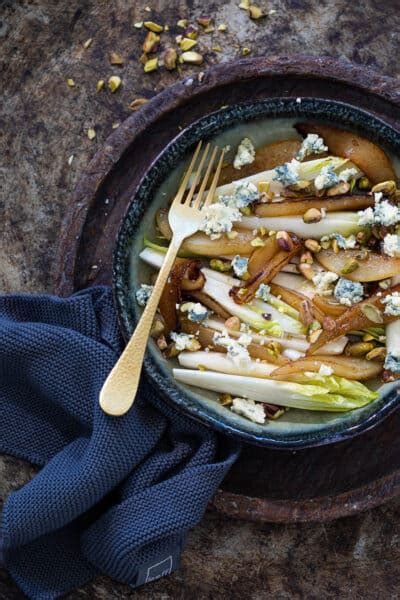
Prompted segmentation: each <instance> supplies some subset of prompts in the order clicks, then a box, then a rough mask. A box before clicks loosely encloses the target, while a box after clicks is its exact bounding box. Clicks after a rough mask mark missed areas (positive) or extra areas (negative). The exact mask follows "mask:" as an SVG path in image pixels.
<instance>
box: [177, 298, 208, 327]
mask: <svg viewBox="0 0 400 600" xmlns="http://www.w3.org/2000/svg"><path fill="white" fill-rule="evenodd" d="M180 311H181V312H183V313H187V316H188V319H189V321H193V322H194V323H201V322H202V321H204V320H205V319H207V317H208V316H209V311H208V310H207V308H206V307H205V306H203V305H202V304H201V303H200V302H185V303H184V304H181V306H180Z"/></svg>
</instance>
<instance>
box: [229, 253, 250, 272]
mask: <svg viewBox="0 0 400 600" xmlns="http://www.w3.org/2000/svg"><path fill="white" fill-rule="evenodd" d="M248 264H249V259H248V258H244V257H242V256H239V254H236V256H235V257H234V258H233V259H232V262H231V266H232V269H233V272H234V273H235V275H236V277H240V278H241V277H243V276H244V275H246V273H247V266H248Z"/></svg>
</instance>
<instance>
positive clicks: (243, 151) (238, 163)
mask: <svg viewBox="0 0 400 600" xmlns="http://www.w3.org/2000/svg"><path fill="white" fill-rule="evenodd" d="M255 157H256V151H255V148H254V146H253V142H252V141H251V140H250V139H249V138H244V139H243V140H242V141H241V142H240V144H239V146H238V149H237V152H236V156H235V158H234V160H233V167H234V169H238V170H240V169H241V168H242V167H244V165H250V164H251V163H252V162H254V160H255Z"/></svg>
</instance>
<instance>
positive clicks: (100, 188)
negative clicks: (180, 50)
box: [54, 57, 400, 522]
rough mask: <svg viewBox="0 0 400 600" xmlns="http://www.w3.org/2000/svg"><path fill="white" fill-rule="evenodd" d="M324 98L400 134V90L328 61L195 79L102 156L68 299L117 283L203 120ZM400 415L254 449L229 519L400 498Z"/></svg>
mask: <svg viewBox="0 0 400 600" xmlns="http://www.w3.org/2000/svg"><path fill="white" fill-rule="evenodd" d="M249 93H250V94H251V99H252V100H253V101H254V100H258V99H265V98H268V97H297V96H302V97H318V98H328V99H335V100H341V101H344V102H348V103H350V104H353V105H355V106H357V107H359V108H364V109H365V110H368V111H369V112H370V113H372V114H374V115H375V116H378V117H380V118H383V119H384V120H385V121H386V122H388V123H390V124H392V126H394V127H395V128H396V129H398V130H399V131H400V113H399V105H400V82H398V81H397V80H394V79H391V78H388V77H383V76H380V75H379V74H377V73H376V72H374V71H371V70H368V69H364V68H360V67H355V66H354V65H351V64H348V63H342V62H340V61H337V60H334V59H329V58H322V59H316V58H310V57H297V58H293V57H278V58H272V59H266V58H259V59H251V60H242V61H238V62H236V63H235V64H232V65H229V67H227V65H224V64H223V65H219V66H217V67H214V68H212V69H210V70H209V71H207V72H206V74H205V76H204V78H203V79H202V81H201V82H199V80H198V78H197V77H189V78H187V79H186V80H183V81H181V82H179V83H177V84H175V85H174V86H172V87H170V88H168V89H166V90H165V91H164V92H162V93H161V94H159V95H158V96H156V97H155V98H154V99H152V100H151V101H150V102H149V103H148V104H146V105H145V106H144V107H143V108H142V109H141V110H140V111H139V112H138V113H134V114H133V115H132V116H130V117H129V118H128V119H127V120H126V121H125V122H124V123H122V124H121V126H120V127H119V128H118V129H117V130H116V131H115V132H114V133H113V135H112V136H110V137H109V138H108V140H107V142H106V143H105V145H104V146H103V147H102V149H101V150H99V151H98V152H97V154H96V155H95V157H94V158H93V160H92V161H91V162H90V164H89V166H88V167H87V169H86V170H85V171H84V173H83V175H82V178H81V180H80V182H79V184H78V186H77V188H76V190H75V192H74V196H73V200H72V203H71V209H70V211H69V212H68V214H67V216H66V220H65V224H64V228H63V231H62V234H61V241H60V247H59V253H58V260H57V263H56V268H55V272H54V277H55V280H56V291H57V293H59V294H60V295H64V296H65V295H69V294H71V293H72V292H73V291H76V290H79V289H83V288H85V287H87V286H91V285H95V284H110V283H111V268H112V253H113V247H114V241H115V236H116V232H117V230H118V227H119V225H120V223H121V219H122V217H123V215H124V213H125V211H126V208H127V206H128V204H129V202H130V200H131V198H132V196H133V194H134V191H135V189H136V187H137V185H138V183H139V182H140V180H141V178H142V176H143V174H144V170H145V169H146V168H148V166H149V164H151V163H152V162H153V161H154V160H155V159H156V157H157V155H158V154H159V152H160V151H161V150H162V149H163V148H164V147H165V145H166V143H168V142H169V141H170V140H171V139H173V138H174V137H175V136H176V135H178V134H179V131H181V129H182V128H185V127H187V126H188V125H190V124H191V123H193V122H194V121H196V120H197V119H199V118H200V117H202V116H204V114H206V113H208V112H212V111H214V110H216V109H218V108H220V107H221V105H225V104H233V103H236V102H242V101H244V100H246V99H248V98H249ZM399 434H400V412H398V411H397V412H395V413H394V414H393V413H392V414H391V416H390V417H388V418H387V419H386V420H385V421H384V422H383V423H382V424H381V425H380V426H379V427H377V428H375V429H374V430H372V431H369V432H368V433H365V434H364V435H362V436H360V437H357V438H355V439H353V440H351V441H348V442H342V443H340V444H336V445H331V446H324V447H320V448H313V449H309V450H301V451H296V452H289V451H277V450H265V449H261V448H255V447H250V446H247V447H245V448H244V451H243V454H242V457H241V458H240V460H239V461H238V462H237V463H236V465H235V466H234V467H233V469H232V470H231V472H230V473H229V475H228V477H227V478H226V480H225V481H224V483H223V485H222V488H221V489H220V490H219V491H218V492H217V495H216V497H215V499H214V502H213V505H214V507H215V508H216V509H217V510H219V511H220V512H222V513H224V514H226V515H229V516H232V517H235V518H241V519H248V520H255V521H276V522H294V521H312V520H316V521H325V520H330V519H335V518H337V517H341V516H346V515H351V514H354V513H356V512H358V511H360V510H364V509H366V508H370V507H373V506H377V505H379V504H381V503H383V502H385V501H387V500H389V499H390V498H392V497H394V496H396V495H398V494H400V435H399Z"/></svg>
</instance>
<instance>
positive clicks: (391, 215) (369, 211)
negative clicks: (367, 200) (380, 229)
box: [357, 193, 400, 227]
mask: <svg viewBox="0 0 400 600" xmlns="http://www.w3.org/2000/svg"><path fill="white" fill-rule="evenodd" d="M381 198H382V194H381V193H377V194H375V206H374V208H371V207H369V208H366V209H365V210H360V211H358V213H357V214H358V224H359V225H361V226H372V225H384V226H385V227H390V226H391V225H396V223H399V222H400V210H399V208H398V207H397V206H395V205H394V204H391V203H390V202H389V201H388V200H382V201H381Z"/></svg>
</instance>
